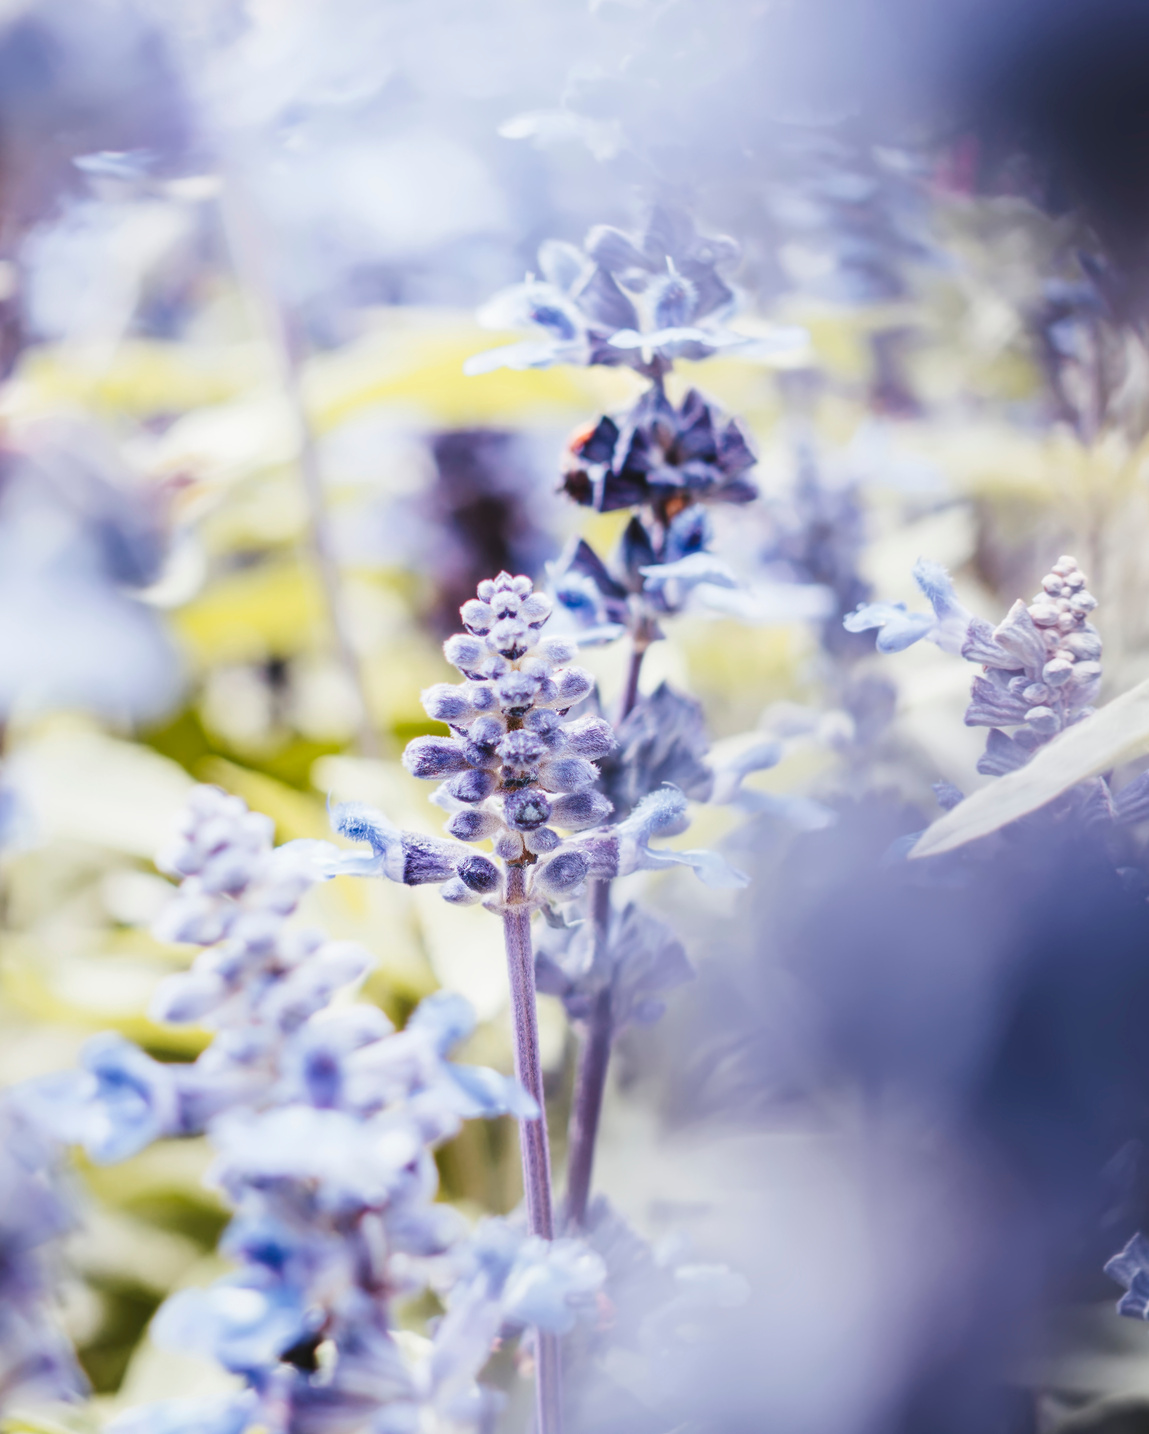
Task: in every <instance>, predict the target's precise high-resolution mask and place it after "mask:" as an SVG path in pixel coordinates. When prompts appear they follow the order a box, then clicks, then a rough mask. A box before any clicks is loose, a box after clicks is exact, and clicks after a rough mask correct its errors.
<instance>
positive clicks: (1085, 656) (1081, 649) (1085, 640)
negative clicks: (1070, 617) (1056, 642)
mask: <svg viewBox="0 0 1149 1434" xmlns="http://www.w3.org/2000/svg"><path fill="white" fill-rule="evenodd" d="M1061 645H1062V647H1065V648H1068V649H1069V651H1070V652H1072V653H1073V655H1074V657H1079V658H1081V659H1082V660H1083V661H1085V662H1096V661H1097V659H1098V658H1099V657H1100V656H1101V635H1100V633H1098V631H1097V630H1096V628H1093V627H1090V626H1089V624H1088V623H1087V624H1086V625H1085V626H1084V627H1082V628H1080V629H1078V631H1077V632H1071V633H1070V634H1069V636H1068V637H1067V638H1066V639H1065V640H1064V642H1063V643H1062V644H1061Z"/></svg>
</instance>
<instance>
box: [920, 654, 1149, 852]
mask: <svg viewBox="0 0 1149 1434" xmlns="http://www.w3.org/2000/svg"><path fill="white" fill-rule="evenodd" d="M1146 752H1149V680H1146V681H1145V682H1139V683H1138V684H1137V686H1136V687H1134V688H1131V689H1130V690H1129V691H1128V692H1125V693H1123V694H1122V695H1121V696H1120V697H1115V698H1114V699H1113V701H1112V702H1110V703H1109V704H1108V705H1107V706H1105V707H1103V708H1102V709H1101V710H1100V712H1097V713H1095V714H1094V715H1093V716H1092V717H1090V718H1088V719H1087V720H1086V721H1084V722H1079V723H1078V724H1077V725H1076V726H1074V727H1070V728H1069V729H1068V731H1066V732H1062V733H1061V735H1060V736H1058V737H1055V738H1054V739H1053V741H1052V742H1050V743H1049V745H1048V746H1047V747H1042V748H1041V749H1040V750H1039V751H1038V752H1037V753H1036V754H1035V756H1034V758H1033V760H1032V761H1031V762H1029V763H1028V764H1027V765H1026V766H1024V767H1022V768H1021V769H1020V770H1019V771H1016V772H1010V773H1009V775H1008V776H1005V777H1001V778H999V779H998V780H997V781H996V782H994V783H993V784H992V785H991V786H988V787H982V788H981V790H980V791H977V792H974V793H973V795H972V796H970V797H967V798H966V799H965V801H964V802H961V803H960V804H959V805H958V806H956V807H954V809H953V810H952V811H950V812H947V813H946V814H945V816H944V817H942V818H941V819H940V820H939V821H936V822H934V824H933V826H932V827H930V828H928V830H926V831H924V832H923V833H922V835H921V836H920V837H919V838H918V841H917V845H916V846H915V847H914V848H913V850H912V851H911V852H910V856H911V857H923V856H938V855H939V854H940V853H941V852H944V851H953V850H954V848H955V847H959V846H964V845H965V844H966V842H971V841H976V840H977V839H978V837H983V836H988V835H989V833H990V832H995V831H997V830H998V828H999V827H1003V826H1006V825H1007V824H1008V823H1009V822H1015V821H1017V819H1018V818H1019V817H1024V816H1027V815H1028V814H1029V813H1030V812H1035V811H1037V810H1038V808H1039V807H1044V806H1045V805H1046V804H1047V803H1048V802H1051V801H1053V799H1054V798H1055V797H1059V796H1060V795H1061V794H1062V792H1066V791H1068V790H1069V788H1070V787H1073V786H1076V785H1077V783H1078V782H1084V781H1087V780H1088V779H1089V778H1090V777H1096V776H1099V775H1100V774H1101V773H1102V772H1107V771H1108V770H1109V769H1110V768H1111V767H1117V766H1120V765H1121V763H1122V762H1128V761H1131V760H1132V759H1133V758H1134V757H1140V756H1143V755H1144V754H1145V753H1146Z"/></svg>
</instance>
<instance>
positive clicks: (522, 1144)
mask: <svg viewBox="0 0 1149 1434" xmlns="http://www.w3.org/2000/svg"><path fill="white" fill-rule="evenodd" d="M503 939H504V941H505V943H506V948H507V971H508V974H509V976H510V983H511V1014H512V1019H513V1022H514V1030H515V1075H516V1076H517V1077H518V1079H519V1083H520V1084H521V1085H522V1087H523V1089H524V1090H526V1091H527V1092H529V1094H530V1095H531V1096H532V1097H533V1098H534V1101H535V1104H536V1105H537V1106H538V1108H539V1114H538V1116H536V1117H535V1118H534V1119H533V1120H520V1121H519V1148H520V1150H521V1153H522V1159H523V1190H524V1192H525V1194H526V1201H527V1222H528V1224H529V1226H530V1230H531V1234H532V1235H541V1236H542V1237H543V1239H544V1240H553V1239H554V1213H553V1210H552V1206H551V1153H550V1143H549V1142H548V1140H547V1117H546V1097H545V1093H544V1091H543V1067H542V1062H541V1060H540V1059H539V1023H538V1014H537V1011H536V1009H535V958H534V952H533V951H532V949H531V912H530V907H529V906H527V904H526V873H525V871H524V870H523V868H522V867H521V866H512V867H508V868H507V910H506V911H505V912H504V913H503ZM535 1337H536V1340H537V1345H536V1348H537V1361H536V1374H535V1407H536V1423H537V1434H561V1430H562V1365H561V1351H560V1349H559V1342H558V1338H557V1337H556V1336H555V1335H551V1334H544V1333H543V1332H542V1330H536V1331H535Z"/></svg>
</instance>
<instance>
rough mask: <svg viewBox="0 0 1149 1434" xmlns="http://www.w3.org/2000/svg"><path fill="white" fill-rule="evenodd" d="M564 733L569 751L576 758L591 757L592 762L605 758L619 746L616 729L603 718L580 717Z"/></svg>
mask: <svg viewBox="0 0 1149 1434" xmlns="http://www.w3.org/2000/svg"><path fill="white" fill-rule="evenodd" d="M564 731H565V732H566V738H567V751H568V752H570V753H571V754H572V755H573V756H575V757H589V758H590V760H591V761H592V762H593V761H597V760H598V758H599V757H605V756H606V755H607V753H608V752H611V751H613V750H614V748H615V746H616V745H617V738H616V737H615V735H614V728H613V727H611V725H610V723H609V722H604V721H603V719H602V718H601V717H580V718H579V719H578V721H576V722H572V723H571V724H570V725H569V726H568V727H566V728H564Z"/></svg>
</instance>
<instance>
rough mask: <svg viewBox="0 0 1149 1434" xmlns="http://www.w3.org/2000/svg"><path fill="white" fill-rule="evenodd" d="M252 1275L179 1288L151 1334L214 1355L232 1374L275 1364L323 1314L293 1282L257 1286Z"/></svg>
mask: <svg viewBox="0 0 1149 1434" xmlns="http://www.w3.org/2000/svg"><path fill="white" fill-rule="evenodd" d="M251 1278H252V1277H251V1276H250V1275H248V1276H245V1275H236V1276H229V1277H228V1278H227V1279H223V1280H219V1281H217V1283H216V1284H214V1285H212V1286H211V1287H210V1288H209V1289H206V1290H203V1289H190V1290H180V1291H179V1292H178V1293H177V1294H174V1295H172V1296H171V1298H170V1299H168V1300H167V1301H166V1302H165V1303H164V1305H163V1306H162V1307H161V1309H160V1312H159V1313H158V1314H157V1315H156V1317H155V1319H154V1320H153V1321H152V1327H151V1333H152V1338H153V1339H154V1340H155V1341H156V1343H157V1344H159V1345H161V1346H162V1347H164V1348H167V1349H173V1350H178V1351H180V1352H181V1353H190V1354H200V1355H204V1356H206V1357H207V1358H210V1359H215V1360H218V1361H219V1363H220V1364H222V1365H223V1367H224V1368H225V1369H229V1370H231V1371H232V1372H233V1373H234V1374H253V1373H255V1372H257V1371H259V1370H262V1369H266V1368H268V1367H269V1366H271V1365H274V1364H275V1363H276V1361H277V1360H278V1359H279V1357H280V1356H281V1355H282V1354H283V1353H284V1351H285V1350H288V1349H290V1348H291V1347H292V1345H294V1344H298V1343H299V1341H300V1340H301V1339H303V1338H304V1336H305V1335H307V1334H309V1333H311V1332H312V1330H313V1329H314V1328H315V1327H316V1325H317V1323H318V1321H319V1320H320V1319H321V1318H322V1316H321V1314H320V1312H319V1311H318V1310H313V1309H308V1308H307V1307H306V1306H305V1304H304V1302H303V1296H302V1291H300V1290H298V1289H295V1288H294V1287H293V1286H291V1285H288V1284H284V1283H281V1282H274V1283H272V1284H270V1285H269V1286H268V1287H266V1288H258V1287H256V1286H255V1285H253V1284H252V1283H250V1280H251Z"/></svg>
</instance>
